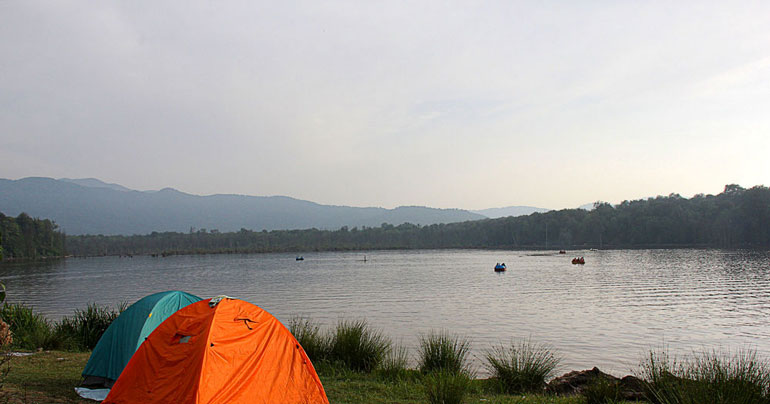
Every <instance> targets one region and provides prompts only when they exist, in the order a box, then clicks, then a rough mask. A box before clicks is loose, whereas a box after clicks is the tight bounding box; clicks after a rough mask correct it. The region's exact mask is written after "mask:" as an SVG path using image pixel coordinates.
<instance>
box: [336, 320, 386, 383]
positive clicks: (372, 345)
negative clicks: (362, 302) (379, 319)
mask: <svg viewBox="0 0 770 404" xmlns="http://www.w3.org/2000/svg"><path fill="white" fill-rule="evenodd" d="M390 347H391V342H390V340H389V339H387V338H386V337H385V336H384V335H383V334H382V333H381V332H379V331H376V330H373V329H372V328H371V327H370V326H369V324H367V322H366V320H343V321H340V322H339V323H338V324H337V329H336V330H335V332H334V334H333V336H332V340H331V349H330V354H329V359H330V360H331V361H332V362H335V361H339V362H342V363H344V364H345V365H346V366H348V367H350V368H351V369H353V370H356V371H362V372H367V373H369V372H371V371H372V370H374V369H375V368H377V367H378V366H379V365H380V363H381V362H382V361H383V359H385V356H386V355H387V354H388V352H389V351H390Z"/></svg>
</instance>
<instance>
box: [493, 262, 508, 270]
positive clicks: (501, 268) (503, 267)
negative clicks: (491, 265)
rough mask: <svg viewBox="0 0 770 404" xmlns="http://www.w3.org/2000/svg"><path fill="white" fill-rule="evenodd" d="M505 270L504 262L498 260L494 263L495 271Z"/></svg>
mask: <svg viewBox="0 0 770 404" xmlns="http://www.w3.org/2000/svg"><path fill="white" fill-rule="evenodd" d="M505 270H506V267H505V262H503V263H502V264H501V263H499V262H498V263H497V265H495V272H503V271H505Z"/></svg>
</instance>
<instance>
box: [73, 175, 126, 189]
mask: <svg viewBox="0 0 770 404" xmlns="http://www.w3.org/2000/svg"><path fill="white" fill-rule="evenodd" d="M59 181H65V182H71V183H73V184H78V185H82V186H84V187H90V188H109V189H114V190H116V191H131V189H128V188H126V187H124V186H123V185H118V184H110V183H107V182H104V181H100V180H97V179H96V178H76V179H72V178H59Z"/></svg>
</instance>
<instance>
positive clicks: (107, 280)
mask: <svg viewBox="0 0 770 404" xmlns="http://www.w3.org/2000/svg"><path fill="white" fill-rule="evenodd" d="M303 255H304V258H305V260H304V261H296V260H295V255H294V254H256V255H201V256H172V257H166V258H160V257H158V258H153V257H146V256H141V257H139V256H137V257H133V258H119V257H103V258H87V259H82V258H69V259H65V260H60V261H52V262H43V263H26V264H18V263H16V264H3V265H0V281H2V282H4V283H5V284H6V286H7V288H8V298H7V301H9V302H24V303H26V304H28V305H32V306H33V307H34V308H35V310H36V311H37V312H40V313H42V314H44V315H45V316H46V317H48V318H49V319H51V320H58V319H60V318H61V317H62V316H65V315H72V314H73V310H74V309H76V308H79V309H82V308H85V307H86V305H87V304H88V303H90V302H95V303H97V304H101V305H110V306H117V305H118V304H119V303H120V302H122V301H127V302H131V303H132V302H134V301H136V300H137V299H139V298H141V297H143V296H145V295H148V294H151V293H154V292H159V291H164V290H184V291H188V292H191V293H194V294H196V295H198V296H201V297H203V298H207V297H213V296H216V295H221V294H224V295H228V296H233V297H238V298H242V299H244V300H247V301H250V302H252V303H255V304H257V305H258V306H260V307H262V308H264V309H266V310H268V311H269V312H271V313H272V314H273V315H275V316H276V317H278V319H280V320H281V321H284V322H287V321H288V320H289V319H290V318H291V317H293V316H297V315H300V316H305V317H309V318H310V319H312V320H314V321H316V322H319V323H320V324H322V325H324V326H331V325H334V324H336V322H337V321H338V320H340V319H358V318H365V319H367V320H368V321H369V323H370V324H371V325H373V326H374V327H376V328H378V329H381V330H382V331H383V332H384V333H385V334H386V335H388V336H389V337H391V338H392V339H393V340H394V341H395V342H400V343H402V344H404V345H406V346H407V347H409V348H410V350H411V352H412V353H414V352H415V349H414V348H415V347H416V345H417V341H418V336H419V335H420V334H424V333H426V332H429V331H431V330H448V331H450V332H452V333H456V334H461V335H464V336H467V337H469V338H470V339H471V341H472V346H473V354H474V356H475V357H476V359H475V365H476V367H477V368H479V370H480V373H481V374H483V373H484V372H483V369H481V363H482V361H481V359H479V358H480V357H481V356H482V355H483V352H484V350H485V349H487V348H489V347H490V346H491V345H492V344H496V343H499V342H509V341H511V339H512V338H531V339H532V340H533V341H535V342H542V343H547V344H550V345H552V346H553V347H555V348H556V350H557V351H558V352H559V353H560V354H561V355H562V356H563V358H564V360H563V361H562V365H561V366H560V369H559V370H560V371H568V370H577V369H586V368H591V367H593V366H598V367H599V368H600V369H602V370H604V371H608V372H610V373H613V374H616V375H624V374H628V373H630V372H631V371H632V370H634V369H636V367H637V366H638V364H639V362H640V359H641V358H642V357H643V356H644V354H645V353H646V352H647V351H649V349H651V348H660V347H662V346H664V345H665V346H667V347H668V348H669V350H670V351H671V352H674V353H680V354H682V353H684V354H687V353H690V352H692V351H693V350H697V351H701V350H703V349H712V348H713V349H729V350H731V351H735V350H737V349H742V348H751V349H755V350H757V351H758V353H759V354H760V355H762V356H764V357H770V321H768V320H769V319H770V252H767V251H735V250H694V249H684V250H615V251H568V253H567V254H566V255H560V254H557V253H550V252H549V253H542V252H530V251H487V250H430V251H425V250H421V251H370V252H366V253H363V252H345V253H337V252H322V253H305V254H303ZM575 256H584V257H585V260H586V264H585V265H572V264H571V263H570V260H571V258H572V257H575ZM364 258H366V261H365V262H364V261H363V260H364ZM497 262H505V263H506V264H507V266H508V270H507V271H506V272H503V273H495V272H494V271H493V267H494V265H495V263H497Z"/></svg>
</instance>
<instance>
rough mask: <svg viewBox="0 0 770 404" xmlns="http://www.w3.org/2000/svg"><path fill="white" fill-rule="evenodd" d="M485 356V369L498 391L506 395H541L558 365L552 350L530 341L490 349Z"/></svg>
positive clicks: (558, 360)
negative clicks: (532, 393)
mask: <svg viewBox="0 0 770 404" xmlns="http://www.w3.org/2000/svg"><path fill="white" fill-rule="evenodd" d="M485 356H486V361H487V364H486V367H487V370H489V372H490V374H492V378H493V379H494V380H495V381H496V382H497V384H498V386H499V388H500V390H501V391H502V392H505V393H508V394H519V393H531V392H542V391H543V387H544V386H545V381H546V379H548V378H549V377H550V376H551V375H552V374H553V372H554V370H555V369H556V367H557V366H558V365H559V362H560V358H559V357H558V356H556V354H554V352H553V348H551V347H550V346H548V345H544V344H537V343H533V342H532V341H531V340H518V341H513V342H511V344H510V345H503V344H501V345H498V346H495V347H492V348H491V349H490V350H489V351H487V353H486V355H485Z"/></svg>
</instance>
